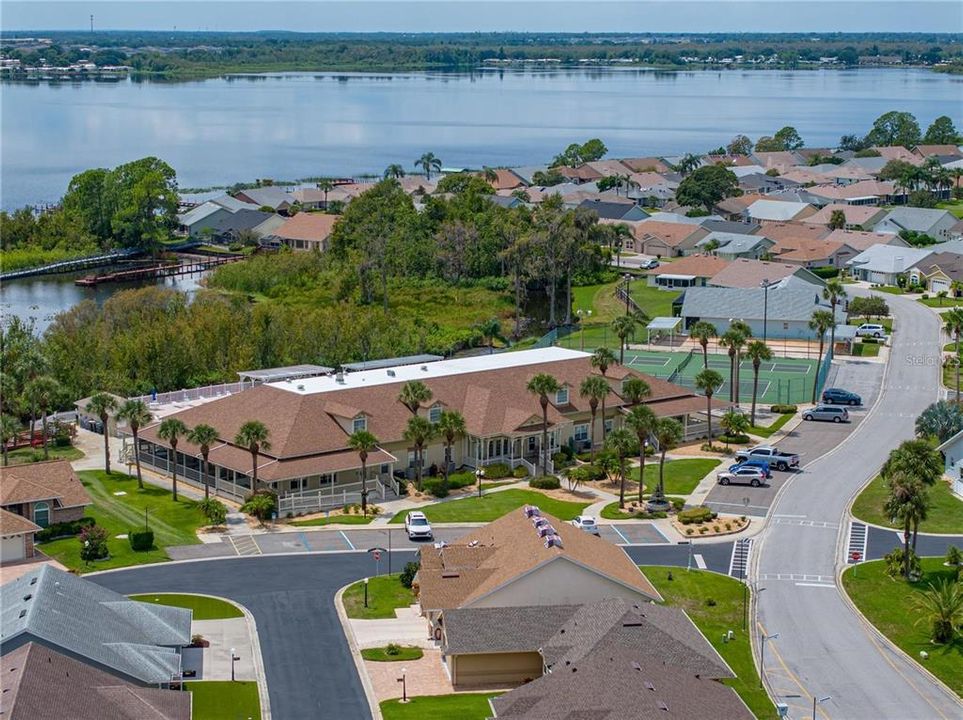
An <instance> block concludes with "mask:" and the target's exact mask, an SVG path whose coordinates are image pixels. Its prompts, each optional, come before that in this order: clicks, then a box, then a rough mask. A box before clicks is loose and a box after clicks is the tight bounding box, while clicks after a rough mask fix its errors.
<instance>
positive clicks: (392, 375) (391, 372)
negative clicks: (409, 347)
mask: <svg viewBox="0 0 963 720" xmlns="http://www.w3.org/2000/svg"><path fill="white" fill-rule="evenodd" d="M394 376H395V371H394V370H392V369H391V368H389V369H388V377H394Z"/></svg>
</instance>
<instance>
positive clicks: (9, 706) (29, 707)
mask: <svg viewBox="0 0 963 720" xmlns="http://www.w3.org/2000/svg"><path fill="white" fill-rule="evenodd" d="M3 670H4V672H3V673H0V692H2V697H3V701H4V711H3V716H4V718H6V720H48V719H49V720H53V719H54V718H68V717H69V718H70V720H105V719H107V718H110V720H145V719H146V718H150V720H190V718H191V698H192V696H191V694H190V693H187V692H178V691H176V690H164V689H160V688H153V687H144V686H142V685H136V684H134V683H132V682H127V681H125V680H122V679H120V678H118V677H115V676H114V675H111V674H110V673H107V672H104V671H103V670H99V669H98V668H96V667H93V666H92V665H87V664H85V663H83V662H81V661H80V660H77V659H75V658H72V657H69V656H68V655H65V654H64V653H61V652H57V651H56V650H53V649H51V648H48V647H45V646H44V645H41V644H40V643H35V642H28V643H27V644H25V645H21V646H20V647H19V648H17V649H16V650H13V651H11V652H10V653H7V654H6V655H5V656H4V657H3Z"/></svg>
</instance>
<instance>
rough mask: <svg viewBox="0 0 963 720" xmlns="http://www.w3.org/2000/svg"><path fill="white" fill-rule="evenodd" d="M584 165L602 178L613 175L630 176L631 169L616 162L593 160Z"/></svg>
mask: <svg viewBox="0 0 963 720" xmlns="http://www.w3.org/2000/svg"><path fill="white" fill-rule="evenodd" d="M585 165H586V166H587V167H589V168H591V169H592V170H594V171H595V172H597V173H598V174H599V175H601V176H602V177H613V176H615V175H631V174H632V172H633V171H632V168H630V167H628V166H626V165H623V164H622V163H621V162H619V161H618V160H593V161H592V162H587V163H585Z"/></svg>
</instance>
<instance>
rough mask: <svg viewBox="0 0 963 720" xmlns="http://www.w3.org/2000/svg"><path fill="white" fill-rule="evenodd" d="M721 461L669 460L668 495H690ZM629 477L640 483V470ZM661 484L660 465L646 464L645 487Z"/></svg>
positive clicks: (667, 469)
mask: <svg viewBox="0 0 963 720" xmlns="http://www.w3.org/2000/svg"><path fill="white" fill-rule="evenodd" d="M720 462H722V461H721V460H713V459H712V458H692V459H691V460H689V459H686V460H669V461H667V462H666V464H665V469H664V478H663V482H664V483H665V494H666V495H689V494H690V493H691V492H692V491H693V490H695V489H696V486H697V485H698V484H699V481H700V480H701V479H702V478H704V477H705V476H706V475H708V474H709V473H710V472H712V471H713V470H715V469H716V467H717V466H718V465H719V463H720ZM628 477H629V478H631V479H632V480H634V481H635V482H638V481H639V468H638V467H634V468H632V471H631V472H630V473H629V474H628ZM658 482H659V463H658V462H649V461H648V459H646V463H645V487H646V489H651V488H654V487H655V486H656V485H657V484H658Z"/></svg>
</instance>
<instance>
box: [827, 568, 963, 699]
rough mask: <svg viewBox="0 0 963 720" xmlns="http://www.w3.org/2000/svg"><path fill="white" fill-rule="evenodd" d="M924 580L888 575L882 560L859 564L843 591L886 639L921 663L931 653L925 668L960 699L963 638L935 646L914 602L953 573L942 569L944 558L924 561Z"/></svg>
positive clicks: (850, 571)
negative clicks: (922, 652) (925, 653)
mask: <svg viewBox="0 0 963 720" xmlns="http://www.w3.org/2000/svg"><path fill="white" fill-rule="evenodd" d="M921 563H922V567H923V578H922V580H920V582H916V583H908V582H906V581H905V580H903V579H902V578H891V577H889V576H888V575H887V574H886V564H885V562H884V561H883V560H874V561H872V562H867V563H860V564H859V565H858V566H857V567H856V568H849V569H848V570H846V572H844V573H843V587H844V588H845V589H846V592H847V593H848V594H849V597H850V599H851V600H852V601H853V602H854V603H855V604H856V607H858V608H859V610H860V612H862V613H863V615H865V616H866V618H867V619H868V620H869V621H870V622H871V623H873V625H875V626H876V628H877V629H878V630H879V631H880V632H882V633H883V634H884V635H885V636H886V637H888V638H889V639H890V640H892V641H893V642H894V643H895V644H896V645H897V646H899V647H900V648H901V649H902V650H903V651H905V652H906V653H907V654H908V655H909V656H910V657H911V658H913V660H915V661H917V662H920V659H919V653H920V650H925V651H926V652H927V653H929V658H928V659H927V660H925V661H924V662H922V664H923V665H924V666H925V667H926V669H927V670H929V671H930V672H931V673H933V674H934V675H936V676H937V677H938V678H939V679H940V680H942V681H943V682H944V683H946V684H947V685H948V686H949V687H950V688H951V689H952V690H953V691H954V692H955V693H956V694H957V695H963V672H960V668H963V638H960V637H957V639H956V642H954V643H953V644H951V645H933V644H932V643H930V638H929V623H927V622H926V621H923V622H921V623H920V624H919V625H916V624H915V623H916V620H917V618H918V615H917V613H916V611H915V610H914V608H913V601H912V598H913V597H914V596H915V595H917V594H919V593H922V592H924V591H925V590H927V589H928V587H929V584H930V583H931V582H933V581H934V580H936V579H938V578H940V577H944V578H951V577H952V575H953V571H952V570H951V569H950V568H948V567H946V566H944V565H943V558H922V560H921Z"/></svg>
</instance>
